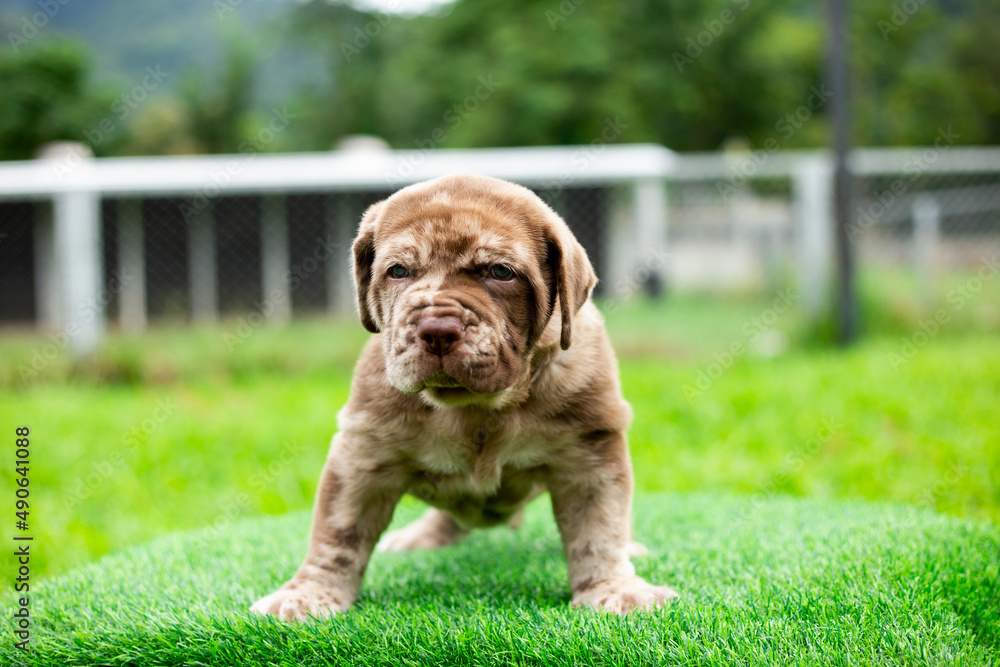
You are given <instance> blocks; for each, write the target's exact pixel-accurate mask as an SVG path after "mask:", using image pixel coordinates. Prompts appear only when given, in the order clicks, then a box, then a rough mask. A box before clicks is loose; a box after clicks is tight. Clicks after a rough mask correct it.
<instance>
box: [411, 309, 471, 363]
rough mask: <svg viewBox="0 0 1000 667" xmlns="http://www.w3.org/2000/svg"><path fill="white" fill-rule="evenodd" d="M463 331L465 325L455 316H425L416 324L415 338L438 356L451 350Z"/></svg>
mask: <svg viewBox="0 0 1000 667" xmlns="http://www.w3.org/2000/svg"><path fill="white" fill-rule="evenodd" d="M464 333H465V326H464V325H463V324H462V322H461V320H459V319H458V318H457V317H425V318H424V319H422V320H420V324H418V325H417V338H419V339H420V340H422V341H424V345H426V346H427V349H428V350H429V351H430V352H433V353H434V354H436V355H437V356H439V357H443V356H444V355H446V354H448V353H449V352H451V350H452V349H453V348H454V347H455V346H456V345H458V342H459V341H460V340H462V335H463V334H464Z"/></svg>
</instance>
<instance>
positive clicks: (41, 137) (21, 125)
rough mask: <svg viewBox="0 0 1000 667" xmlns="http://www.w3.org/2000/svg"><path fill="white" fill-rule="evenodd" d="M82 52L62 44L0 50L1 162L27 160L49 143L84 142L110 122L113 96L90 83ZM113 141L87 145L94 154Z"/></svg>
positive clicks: (109, 147)
mask: <svg viewBox="0 0 1000 667" xmlns="http://www.w3.org/2000/svg"><path fill="white" fill-rule="evenodd" d="M89 72H90V61H89V59H88V57H87V55H86V53H85V52H84V50H83V49H82V48H81V47H80V46H79V45H77V44H75V43H72V42H67V41H51V42H45V43H41V44H39V45H37V46H32V47H30V48H22V49H20V50H19V51H18V52H17V53H15V52H14V51H13V50H9V49H4V50H2V51H0V91H3V92H2V103H0V160H21V159H27V158H30V157H32V155H33V154H34V153H35V151H36V150H38V148H39V147H40V146H42V145H43V144H45V143H47V142H49V141H56V140H71V141H86V140H87V139H88V137H87V133H88V132H90V133H97V132H100V130H99V127H100V124H101V121H102V120H104V121H106V122H110V120H109V119H108V117H109V116H110V115H111V106H112V95H110V94H109V93H107V92H106V91H104V90H101V89H95V88H94V87H93V86H92V84H91V83H90V81H89ZM119 140H120V137H112V141H109V142H103V141H97V142H93V141H92V142H89V143H92V144H97V145H94V146H93V148H94V149H95V151H96V152H98V153H107V152H109V151H112V150H113V149H114V147H115V145H116V143H117V142H118V141H119Z"/></svg>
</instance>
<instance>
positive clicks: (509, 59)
mask: <svg viewBox="0 0 1000 667" xmlns="http://www.w3.org/2000/svg"><path fill="white" fill-rule="evenodd" d="M904 5H905V8H904ZM221 6H222V7H224V9H223V10H222V11H221V12H220V11H219V10H218V8H217V7H216V6H215V5H207V4H205V3H198V2H194V1H193V0H184V1H183V2H177V3H165V2H157V3H153V4H151V5H150V6H149V7H146V6H145V5H144V6H143V8H142V9H140V8H138V7H133V6H132V5H129V6H128V7H125V6H124V3H123V2H121V0H105V1H103V2H99V3H94V4H93V5H88V9H87V10H86V11H84V10H83V9H76V8H74V7H73V6H67V7H66V8H64V9H63V10H61V11H60V13H59V14H57V16H56V17H55V19H54V23H59V22H62V21H64V22H65V24H66V25H65V26H64V27H66V28H69V29H71V30H78V31H79V32H80V34H81V35H83V36H86V37H89V39H90V41H91V42H92V43H94V44H99V45H100V47H99V48H100V49H101V50H102V53H101V56H102V57H101V59H100V63H101V65H102V66H103V67H105V68H107V67H108V63H109V62H111V63H115V65H114V67H116V68H117V69H116V70H115V71H114V73H115V74H119V75H124V77H123V78H124V80H126V81H129V82H132V83H134V82H135V81H136V80H137V77H138V78H141V77H142V74H141V71H142V67H138V65H137V63H143V64H145V63H152V64H157V65H160V64H162V65H163V67H164V68H165V69H166V70H167V71H171V72H176V73H177V76H176V81H174V80H171V81H170V82H169V83H168V84H166V85H165V86H164V91H158V94H157V96H156V99H152V100H151V101H149V102H146V103H144V104H143V107H142V108H141V109H140V110H139V111H138V112H137V113H136V114H134V115H133V116H132V117H131V118H129V119H128V123H125V124H123V128H121V130H122V131H120V132H116V134H117V136H116V137H115V141H113V142H107V143H106V144H103V145H101V146H100V151H101V152H103V153H105V154H118V153H124V154H136V153H178V152H227V151H228V152H231V151H236V150H237V149H238V147H239V146H240V144H241V143H242V142H243V141H244V140H245V139H246V138H247V137H248V136H252V135H253V134H254V133H255V131H256V130H257V129H259V128H260V127H263V126H264V125H265V124H266V123H267V121H268V114H270V111H271V109H272V107H274V105H279V106H283V105H286V104H287V105H289V107H290V108H292V109H294V116H295V121H294V123H292V124H291V125H290V127H289V128H288V131H287V132H282V135H281V137H280V138H279V139H278V140H276V141H275V142H273V143H269V144H268V145H266V146H262V147H260V148H259V149H260V150H268V151H273V150H328V149H329V148H330V147H331V146H333V145H334V144H335V143H336V142H337V140H338V139H340V138H341V137H343V136H345V135H349V134H359V133H362V134H375V135H379V136H383V137H385V138H386V139H387V140H388V141H389V142H390V144H392V145H393V146H395V147H397V148H409V149H414V148H432V147H478V146H507V145H545V144H564V145H565V144H588V143H591V142H593V141H595V140H605V141H612V142H616V143H634V142H645V141H651V142H658V143H662V144H664V145H666V146H668V147H670V148H673V149H675V150H682V151H691V150H717V149H719V148H725V147H727V146H730V145H735V146H739V147H743V146H746V147H749V148H757V147H763V146H764V145H765V144H766V143H768V142H769V140H773V142H775V143H774V144H772V145H775V146H776V147H778V148H799V147H817V146H824V145H827V144H828V140H829V129H828V122H827V109H826V102H822V103H819V104H816V103H815V98H813V101H814V106H813V108H812V109H809V108H807V107H805V106H803V105H807V104H808V103H809V102H810V99H811V98H810V96H811V95H814V93H815V91H816V90H818V89H820V87H821V84H822V82H823V81H824V79H825V76H824V72H825V49H826V37H827V35H826V32H827V21H826V16H825V14H824V13H823V11H822V10H821V8H820V7H819V6H817V5H816V4H815V3H812V2H805V0H752V1H749V2H748V1H746V0H697V1H691V2H675V1H673V0H630V1H629V2H618V1H617V0H586V2H579V1H578V0H564V1H562V2H560V1H558V0H551V1H546V2H535V1H533V0H504V1H501V0H457V1H456V2H454V3H453V4H451V5H445V6H444V7H443V8H441V9H439V10H438V11H437V13H434V14H430V15H417V16H410V15H405V14H379V13H371V12H365V11H360V10H357V9H355V8H353V7H352V6H351V5H350V4H348V3H341V2H327V1H326V0H305V1H303V2H298V3H291V4H283V3H246V2H244V3H240V4H239V5H238V6H233V5H230V4H226V3H222V4H221ZM95 17H97V18H95ZM2 19H3V17H2V16H0V20H2ZM8 20H9V19H8ZM110 21H113V22H115V24H116V25H121V26H124V27H123V29H121V30H119V31H117V32H115V34H113V35H110V36H109V35H108V34H107V33H108V31H107V30H106V28H105V24H107V23H108V22H110ZM11 25H13V24H11ZM998 30H1000V7H998V6H995V3H994V4H990V3H983V2H978V1H976V0H956V1H949V2H944V0H927V1H926V2H916V0H914V2H911V3H901V2H892V3H890V2H869V3H862V2H856V3H851V5H850V31H849V32H850V35H849V36H850V40H851V45H850V49H849V52H850V54H851V59H852V68H853V75H852V90H851V103H852V109H853V113H854V125H855V127H854V140H855V143H857V144H858V145H926V144H930V143H932V142H933V141H934V139H935V137H936V136H937V133H938V131H939V130H941V129H948V128H950V129H951V131H953V132H956V133H957V134H958V142H957V143H959V144H991V143H998V142H1000V129H998V128H1000V87H998V86H997V85H996V81H998V80H1000V58H998V54H997V50H996V49H995V48H994V41H995V35H996V34H997V32H998ZM178 34H182V35H184V37H185V38H184V39H183V40H178V39H177V35H178ZM37 39H38V40H40V42H44V40H46V39H49V37H47V36H40V37H38V38H37ZM95 48H97V47H95ZM29 50H30V49H29ZM27 51H28V50H25V52H26V53H27ZM192 53H196V54H197V57H193V56H192ZM5 58H6V59H10V56H9V55H8V56H5ZM143 66H144V65H143ZM137 68H138V71H136V69H137ZM8 69H9V67H8ZM43 69H44V68H43ZM104 73H105V74H107V73H110V72H107V71H106V72H104ZM47 77H48V78H47ZM31 78H34V77H31ZM70 78H72V77H70ZM78 78H79V77H78ZM50 79H51V77H50V76H49V75H47V74H46V75H43V76H39V77H37V86H35V84H32V86H34V87H41V88H42V91H41V92H33V93H31V94H30V95H28V96H27V98H25V93H24V92H23V91H22V90H21V89H22V88H24V87H25V85H26V84H25V83H24V76H23V75H22V76H21V78H20V81H21V83H19V84H17V86H16V87H14V88H11V90H13V91H15V93H16V95H14V96H13V98H12V99H22V98H25V99H29V100H36V102H35V103H34V106H33V105H32V104H25V103H22V102H18V103H16V104H14V105H9V107H8V105H5V106H4V108H3V110H0V129H3V132H2V133H0V146H6V145H8V144H7V143H2V142H4V141H6V142H8V143H9V142H11V141H13V142H14V143H13V144H11V146H12V148H6V149H3V150H5V151H7V152H6V153H4V154H2V155H0V157H3V155H9V156H20V157H25V156H28V155H30V154H31V153H32V152H33V151H34V150H35V149H36V148H37V146H38V145H39V142H40V141H44V140H47V139H49V138H77V139H78V138H80V133H81V130H82V129H83V128H85V127H87V122H93V121H94V120H96V118H94V119H89V121H88V118H83V119H82V120H80V113H79V112H77V111H74V109H76V108H77V106H79V105H78V104H77V103H76V102H73V103H71V104H69V105H66V104H64V103H63V102H65V101H68V100H70V101H71V100H76V99H78V98H80V99H86V98H87V95H86V94H85V93H86V92H87V91H86V86H85V85H83V84H80V83H77V84H74V85H75V86H76V88H73V87H72V86H69V87H67V86H65V85H62V84H60V83H59V81H61V80H62V79H57V80H56V81H55V83H52V82H51V81H50ZM45 81H50V83H49V84H45ZM484 82H486V83H484ZM52 85H55V87H56V89H57V91H61V92H59V95H61V96H62V97H59V96H58V95H57V96H54V95H52V94H51V92H52V91H51V90H49V88H51V86H52ZM129 85H131V84H129ZM46 86H49V88H46ZM80 86H83V87H82V88H80ZM5 89H6V87H5ZM124 89H125V88H124V87H123V90H124ZM74 91H76V92H74ZM167 92H169V94H170V97H166V96H164V93H167ZM67 96H68V97H67ZM56 99H59V100H61V102H60V103H59V104H55V103H52V102H50V100H56ZM81 108H82V109H86V108H87V106H86V104H84V105H83V106H82V107H81ZM38 109H44V110H45V111H44V112H43V113H36V111H37V110H38ZM796 114H797V115H798V118H797V119H796ZM83 115H84V116H86V114H83ZM790 119H791V120H790ZM803 119H804V120H803ZM19 123H20V124H19ZM609 124H611V125H614V126H615V127H616V128H618V129H617V130H614V131H609V130H608V129H607V128H608V126H609ZM126 125H127V127H124V126H126ZM4 128H6V129H4ZM126 130H127V132H126ZM126 134H128V136H125V135H126ZM4 137H8V138H6V139H4Z"/></svg>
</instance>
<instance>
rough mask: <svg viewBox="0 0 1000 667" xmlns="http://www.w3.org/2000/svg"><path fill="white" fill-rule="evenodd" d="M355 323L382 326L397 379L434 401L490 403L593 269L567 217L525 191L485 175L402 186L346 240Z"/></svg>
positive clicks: (577, 299) (579, 300) (517, 374)
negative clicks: (350, 251)
mask: <svg viewBox="0 0 1000 667" xmlns="http://www.w3.org/2000/svg"><path fill="white" fill-rule="evenodd" d="M353 250H354V280H355V286H356V287H357V305H358V311H359V313H360V315H361V322H362V324H364V326H365V328H366V329H368V330H369V331H371V332H373V333H378V332H381V333H382V345H383V351H384V354H385V363H386V372H387V375H388V378H389V381H390V382H391V383H392V385H393V386H394V387H396V388H397V389H399V390H400V391H404V392H418V391H419V392H424V396H425V397H426V398H427V399H428V400H430V401H431V402H432V403H433V404H435V405H440V406H450V405H464V404H473V403H479V404H484V405H490V404H492V403H494V402H495V399H496V398H497V397H498V396H499V395H502V394H503V392H505V390H507V389H509V388H510V387H512V386H513V385H514V384H515V383H516V382H517V381H518V379H519V378H521V377H522V375H523V374H524V373H526V372H527V363H528V361H529V360H530V356H531V353H532V351H533V350H534V349H535V346H536V344H537V343H538V341H539V338H540V337H541V335H542V332H543V331H544V330H545V327H546V326H547V325H548V323H549V321H550V320H551V319H552V318H553V316H558V317H559V327H560V336H559V338H560V344H561V346H562V348H563V349H566V348H568V347H569V345H570V342H571V338H572V325H573V316H574V314H575V313H576V312H577V311H578V310H579V309H580V307H581V306H583V304H584V303H585V302H586V301H587V299H588V298H589V297H590V293H591V290H592V289H593V287H594V285H595V283H596V282H597V279H596V277H595V275H594V270H593V268H592V267H591V265H590V262H589V260H588V259H587V254H586V252H585V251H584V250H583V247H582V246H581V245H580V244H579V243H578V242H577V240H576V239H575V238H574V237H573V235H572V233H571V232H570V231H569V228H568V227H567V226H566V223H565V222H563V221H562V219H561V218H559V216H558V215H556V214H555V213H554V212H553V211H552V209H550V208H549V207H548V206H546V205H545V204H544V203H543V202H542V201H541V199H539V198H538V197H537V196H536V195H535V194H534V193H532V192H531V191H530V190H528V189H526V188H523V187H521V186H518V185H514V184H512V183H507V182H506V181H501V180H497V179H493V178H486V177H483V176H448V177H444V178H439V179H436V180H433V181H428V182H426V183H418V184H416V185H412V186H410V187H407V188H404V189H403V190H400V191H399V192H397V193H395V194H394V195H392V196H391V197H389V198H388V199H386V200H384V201H381V202H379V203H377V204H375V205H374V206H372V207H371V208H369V209H368V211H367V212H366V213H365V215H364V218H363V219H362V221H361V228H360V230H359V232H358V237H357V239H355V241H354V246H353Z"/></svg>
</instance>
